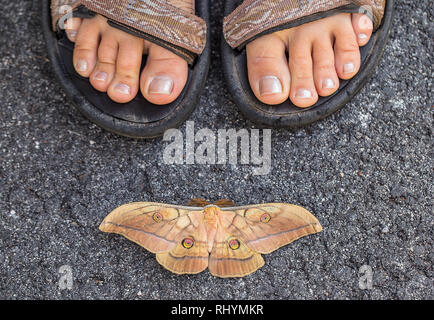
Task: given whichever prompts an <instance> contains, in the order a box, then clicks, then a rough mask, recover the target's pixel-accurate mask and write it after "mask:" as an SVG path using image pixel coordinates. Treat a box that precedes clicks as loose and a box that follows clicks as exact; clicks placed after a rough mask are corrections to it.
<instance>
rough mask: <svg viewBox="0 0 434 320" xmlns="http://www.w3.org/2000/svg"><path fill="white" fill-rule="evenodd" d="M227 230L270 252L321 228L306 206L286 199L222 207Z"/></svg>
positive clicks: (259, 249) (248, 243) (256, 248)
mask: <svg viewBox="0 0 434 320" xmlns="http://www.w3.org/2000/svg"><path fill="white" fill-rule="evenodd" d="M221 210H222V212H227V213H228V212H232V213H233V214H231V215H222V218H223V220H222V223H223V226H224V227H225V228H226V230H227V231H228V232H229V233H230V234H232V235H233V236H235V237H239V238H240V239H242V240H243V242H244V243H245V244H246V246H248V247H249V248H250V249H252V250H253V251H256V252H259V253H264V254H265V253H270V252H273V251H274V250H276V249H278V248H280V247H282V246H284V245H287V244H289V243H291V242H293V241H295V240H297V239H299V238H301V237H304V236H306V235H310V234H314V233H317V232H320V231H321V230H322V227H321V224H320V222H319V221H318V219H317V218H316V217H315V216H314V215H313V214H312V213H310V212H309V211H307V210H306V209H304V208H302V207H299V206H296V205H292V204H286V203H267V204H260V205H252V206H245V207H235V208H230V209H227V210H226V209H225V208H222V209H221Z"/></svg>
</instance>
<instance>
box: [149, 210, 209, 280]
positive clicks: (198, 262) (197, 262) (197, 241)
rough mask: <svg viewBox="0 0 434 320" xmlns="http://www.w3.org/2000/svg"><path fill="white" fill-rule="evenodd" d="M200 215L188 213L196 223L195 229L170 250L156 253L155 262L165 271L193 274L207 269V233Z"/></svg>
mask: <svg viewBox="0 0 434 320" xmlns="http://www.w3.org/2000/svg"><path fill="white" fill-rule="evenodd" d="M201 215H202V213H201V212H190V213H189V216H190V217H191V219H192V220H193V221H197V222H198V223H197V227H196V228H195V229H194V230H192V231H191V232H189V233H188V234H186V235H185V236H183V237H181V238H180V239H179V240H178V242H177V244H176V246H175V247H174V248H173V249H172V250H170V251H168V252H162V253H157V261H158V262H159V263H160V264H161V265H162V266H163V267H164V268H166V269H167V270H169V271H171V272H174V273H177V274H185V273H189V274H195V273H199V272H202V271H204V270H205V269H206V268H207V267H208V259H209V253H208V245H207V231H206V227H205V225H204V223H203V219H202V216H201Z"/></svg>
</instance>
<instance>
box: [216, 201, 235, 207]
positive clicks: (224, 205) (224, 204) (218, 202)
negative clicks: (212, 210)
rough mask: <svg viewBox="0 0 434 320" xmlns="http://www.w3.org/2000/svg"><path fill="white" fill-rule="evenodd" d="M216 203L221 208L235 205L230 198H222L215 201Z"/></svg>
mask: <svg viewBox="0 0 434 320" xmlns="http://www.w3.org/2000/svg"><path fill="white" fill-rule="evenodd" d="M214 204H215V205H216V206H218V207H220V208H225V207H235V202H233V201H232V200H229V199H220V200H217V201H216V202H214Z"/></svg>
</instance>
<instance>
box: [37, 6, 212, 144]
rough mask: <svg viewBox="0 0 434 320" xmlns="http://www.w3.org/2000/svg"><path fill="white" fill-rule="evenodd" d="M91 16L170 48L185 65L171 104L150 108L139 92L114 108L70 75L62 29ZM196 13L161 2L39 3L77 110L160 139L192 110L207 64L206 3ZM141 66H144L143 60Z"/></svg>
mask: <svg viewBox="0 0 434 320" xmlns="http://www.w3.org/2000/svg"><path fill="white" fill-rule="evenodd" d="M50 5H51V6H50ZM50 7H51V9H50ZM156 10H158V12H156ZM96 13H98V14H101V15H103V16H105V17H106V18H108V20H107V21H108V23H109V24H110V25H111V26H113V27H116V28H119V29H121V30H123V31H125V32H129V33H131V34H133V35H135V36H138V37H141V38H143V39H146V40H148V41H152V42H154V43H156V44H158V45H160V46H162V47H164V48H166V49H169V50H171V51H173V52H174V53H176V54H177V55H179V56H181V57H182V58H184V59H185V60H186V61H187V62H188V63H189V74H188V80H187V83H186V85H185V87H184V90H183V91H182V92H181V94H180V95H179V97H178V98H177V99H176V100H175V101H174V102H172V103H170V104H167V105H164V106H158V105H154V104H152V103H150V102H149V101H147V100H146V99H145V98H144V97H143V95H142V94H141V92H140V91H139V93H138V95H137V96H136V97H135V98H134V99H133V100H132V101H131V102H129V103H125V104H119V103H116V102H114V101H112V100H111V99H110V98H109V96H108V95H107V94H106V93H103V92H99V91H97V90H96V89H94V88H93V87H92V85H91V84H90V82H89V80H88V79H87V78H83V77H81V76H80V75H79V74H78V73H77V72H76V71H75V69H74V66H73V61H72V55H73V50H74V44H73V43H72V42H70V41H69V40H68V38H67V37H66V33H65V31H64V30H62V28H61V25H62V23H64V21H65V20H66V19H67V18H69V17H71V16H74V17H81V18H92V17H93V16H94V15H95V14H96ZM161 13H163V14H161ZM196 14H197V16H196V15H192V14H189V13H187V12H185V11H183V10H181V9H179V8H177V7H174V6H172V5H170V4H168V3H167V1H166V0H147V1H145V0H137V1H133V2H131V1H127V0H43V1H42V19H43V22H42V24H43V30H44V35H45V39H46V43H47V48H48V55H49V58H50V60H51V63H52V65H53V68H54V71H55V74H56V75H57V77H58V79H59V81H60V83H61V84H62V86H63V87H64V89H65V91H66V93H67V94H68V95H69V96H70V98H71V99H72V101H73V102H74V104H75V106H76V107H77V109H78V110H79V111H81V112H82V113H83V114H84V115H85V116H86V117H87V118H88V119H90V120H91V121H93V122H94V123H96V124H97V125H99V126H101V127H103V128H105V129H106V130H109V131H111V132H114V133H117V134H119V135H123V136H127V137H134V138H152V137H157V136H160V135H162V134H163V133H164V132H165V131H166V130H167V129H170V128H174V127H178V126H180V125H181V124H182V123H183V122H184V121H185V120H186V119H187V118H188V117H189V115H190V114H191V113H192V112H193V110H194V109H195V107H196V105H197V102H198V100H199V97H200V93H201V91H202V89H203V87H204V85H205V81H206V77H207V74H208V69H209V65H210V52H211V51H210V47H209V43H210V41H209V33H208V32H207V25H208V24H209V1H208V0H196ZM173 31H176V32H173ZM142 63H143V66H144V65H145V63H146V59H143V62H142Z"/></svg>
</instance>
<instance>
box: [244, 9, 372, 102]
mask: <svg viewBox="0 0 434 320" xmlns="http://www.w3.org/2000/svg"><path fill="white" fill-rule="evenodd" d="M372 31H373V23H372V21H371V20H370V19H369V18H368V17H367V16H366V15H362V14H349V13H341V14H338V15H334V16H331V17H327V18H324V19H321V20H317V21H314V22H311V23H308V24H304V25H301V26H299V27H295V28H291V29H287V30H283V31H278V32H276V33H273V34H269V35H265V36H262V37H260V38H258V39H256V40H254V41H252V42H251V43H249V44H248V45H247V62H248V70H249V71H248V72H249V81H250V85H251V87H252V90H253V92H254V93H255V95H256V97H257V98H258V99H259V100H260V101H262V102H264V103H266V104H270V105H273V104H279V103H282V102H284V101H286V100H287V99H288V98H289V99H290V100H291V101H292V103H294V104H295V105H296V106H298V107H302V108H306V107H310V106H312V105H314V104H315V103H316V102H317V101H318V96H329V95H331V94H333V93H334V92H335V91H336V90H337V89H338V88H339V79H345V80H347V79H351V78H352V77H354V76H355V75H356V74H357V72H358V71H359V68H360V49H359V46H364V45H366V44H367V43H368V42H369V39H370V37H371V35H372ZM286 52H288V53H289V62H288V60H287V57H286Z"/></svg>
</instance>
